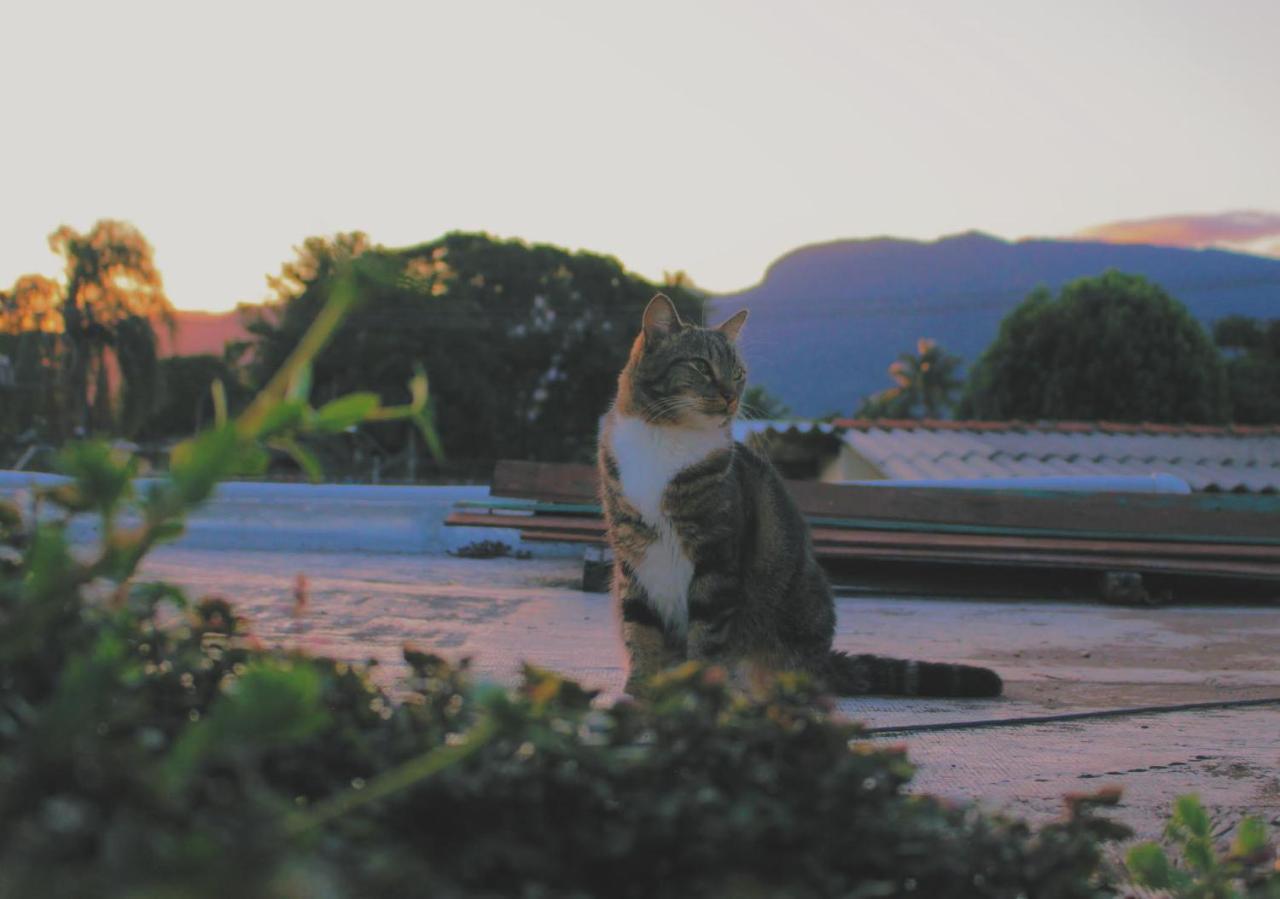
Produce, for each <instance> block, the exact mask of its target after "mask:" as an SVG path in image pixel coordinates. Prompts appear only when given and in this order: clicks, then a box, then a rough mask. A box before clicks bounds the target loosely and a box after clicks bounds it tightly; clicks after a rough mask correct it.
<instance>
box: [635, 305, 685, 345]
mask: <svg viewBox="0 0 1280 899" xmlns="http://www.w3.org/2000/svg"><path fill="white" fill-rule="evenodd" d="M683 327H684V322H682V321H680V313H678V312H676V307H675V304H674V303H672V302H671V298H670V297H668V296H667V295H666V294H663V293H660V294H656V295H655V296H654V298H653V299H652V300H650V301H649V305H648V306H646V307H645V309H644V337H645V340H646V341H649V342H650V343H655V342H657V341H659V340H661V339H662V338H664V337H666V336H667V335H668V334H672V333H674V332H676V331H679V330H680V329H681V328H683Z"/></svg>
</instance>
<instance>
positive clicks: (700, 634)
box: [688, 570, 741, 661]
mask: <svg viewBox="0 0 1280 899" xmlns="http://www.w3.org/2000/svg"><path fill="white" fill-rule="evenodd" d="M740 599H741V591H740V589H739V585H738V583H737V580H736V579H735V578H733V577H731V576H730V575H728V574H726V573H724V572H721V571H717V570H707V571H695V572H694V575H693V580H692V582H690V584H689V639H688V656H689V658H690V659H698V660H700V661H726V659H725V656H726V654H727V653H728V651H729V650H730V649H731V648H732V645H733V627H734V624H735V622H736V619H737V611H738V605H739V602H740Z"/></svg>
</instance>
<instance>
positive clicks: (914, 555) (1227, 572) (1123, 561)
mask: <svg viewBox="0 0 1280 899" xmlns="http://www.w3.org/2000/svg"><path fill="white" fill-rule="evenodd" d="M814 551H815V554H816V555H817V556H818V558H819V560H832V559H875V560H880V561H904V562H905V561H913V562H920V563H927V562H935V563H943V562H945V563H957V564H964V565H1002V566H1007V567H1011V568H1018V567H1028V568H1062V569H1083V570H1091V571H1112V570H1124V571H1141V572H1148V573H1159V574H1182V575H1196V576H1200V575H1205V576H1219V577H1233V578H1240V579H1244V580H1266V581H1280V565H1263V564H1256V563H1251V562H1236V561H1230V560H1215V559H1177V558H1171V557H1160V558H1153V557H1147V556H1092V555H1084V554H1078V553H1019V552H1013V551H1001V552H985V553H975V552H972V551H963V552H962V551H943V550H939V549H934V548H926V549H911V548H906V547H879V546H826V547H821V548H817V547H815V550H814Z"/></svg>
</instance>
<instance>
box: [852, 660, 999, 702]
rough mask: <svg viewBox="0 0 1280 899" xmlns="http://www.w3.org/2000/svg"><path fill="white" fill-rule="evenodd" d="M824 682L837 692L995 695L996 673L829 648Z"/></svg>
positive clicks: (975, 668) (901, 694) (987, 669)
mask: <svg viewBox="0 0 1280 899" xmlns="http://www.w3.org/2000/svg"><path fill="white" fill-rule="evenodd" d="M827 683H828V685H829V686H830V687H831V689H832V690H833V691H834V692H836V693H839V694H840V695H841V696H861V695H863V694H867V693H878V694H881V695H891V696H974V697H976V696H999V695H1000V691H1001V690H1002V689H1004V683H1003V682H1002V681H1001V680H1000V675H998V674H996V673H995V672H994V671H992V670H991V669H990V668H978V667H976V666H974V665H949V664H946V663H940V662H916V661H912V660H910V659H891V658H888V657H887V656H873V655H856V656H855V655H849V654H848V653H844V652H840V651H838V650H833V651H832V652H831V656H830V658H829V661H828V663H827Z"/></svg>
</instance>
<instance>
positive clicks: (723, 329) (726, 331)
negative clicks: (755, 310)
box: [716, 309, 747, 340]
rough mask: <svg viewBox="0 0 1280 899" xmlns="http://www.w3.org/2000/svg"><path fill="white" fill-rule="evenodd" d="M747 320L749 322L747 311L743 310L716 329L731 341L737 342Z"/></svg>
mask: <svg viewBox="0 0 1280 899" xmlns="http://www.w3.org/2000/svg"><path fill="white" fill-rule="evenodd" d="M746 320H747V310H745V309H743V310H741V311H739V312H736V313H734V315H733V317H732V318H730V319H729V320H728V321H727V322H725V323H724V324H722V325H720V326H719V327H718V328H716V330H717V331H719V332H720V333H721V334H723V335H724V336H725V337H728V338H729V339H730V340H737V339H738V332H739V331H741V330H742V325H743V324H744V323H745V322H746Z"/></svg>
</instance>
